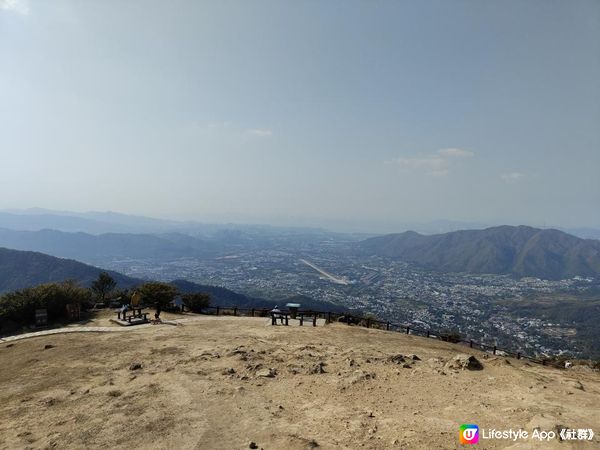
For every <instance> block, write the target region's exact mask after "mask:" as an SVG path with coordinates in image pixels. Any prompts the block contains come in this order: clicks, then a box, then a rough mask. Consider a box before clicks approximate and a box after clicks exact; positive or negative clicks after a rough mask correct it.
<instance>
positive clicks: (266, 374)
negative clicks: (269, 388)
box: [256, 369, 277, 378]
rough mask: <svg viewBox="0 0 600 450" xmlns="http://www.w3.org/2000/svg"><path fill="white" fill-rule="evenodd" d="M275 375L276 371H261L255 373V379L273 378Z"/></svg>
mask: <svg viewBox="0 0 600 450" xmlns="http://www.w3.org/2000/svg"><path fill="white" fill-rule="evenodd" d="M275 375H277V371H276V370H275V369H263V370H259V371H258V372H256V376H257V377H263V378H274V377H275Z"/></svg>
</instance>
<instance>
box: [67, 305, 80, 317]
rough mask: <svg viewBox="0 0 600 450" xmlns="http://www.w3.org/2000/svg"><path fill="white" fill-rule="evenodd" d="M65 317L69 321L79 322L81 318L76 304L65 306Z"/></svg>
mask: <svg viewBox="0 0 600 450" xmlns="http://www.w3.org/2000/svg"><path fill="white" fill-rule="evenodd" d="M67 317H68V318H69V320H79V319H80V318H81V309H80V307H79V304H78V303H69V304H67Z"/></svg>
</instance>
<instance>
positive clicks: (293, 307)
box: [285, 303, 300, 319]
mask: <svg viewBox="0 0 600 450" xmlns="http://www.w3.org/2000/svg"><path fill="white" fill-rule="evenodd" d="M285 306H286V307H287V308H288V309H289V310H290V317H291V318H292V319H295V318H296V314H298V309H299V308H300V303H287V304H286V305H285Z"/></svg>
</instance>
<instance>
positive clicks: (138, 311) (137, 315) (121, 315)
mask: <svg viewBox="0 0 600 450" xmlns="http://www.w3.org/2000/svg"><path fill="white" fill-rule="evenodd" d="M128 311H130V312H131V314H130V315H127V312H128ZM117 318H118V319H119V320H123V321H125V320H126V321H127V322H129V323H131V320H132V319H142V318H143V319H144V321H145V322H147V321H148V313H143V312H142V308H138V307H133V308H130V309H126V310H124V311H123V310H119V311H117Z"/></svg>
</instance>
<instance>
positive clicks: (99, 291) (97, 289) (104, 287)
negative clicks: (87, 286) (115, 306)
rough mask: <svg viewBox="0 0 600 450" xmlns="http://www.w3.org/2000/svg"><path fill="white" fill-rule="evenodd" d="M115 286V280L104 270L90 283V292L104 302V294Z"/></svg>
mask: <svg viewBox="0 0 600 450" xmlns="http://www.w3.org/2000/svg"><path fill="white" fill-rule="evenodd" d="M115 287H117V282H116V281H115V280H114V278H113V277H111V276H110V275H109V274H108V273H106V272H101V273H100V275H98V279H97V280H96V281H94V282H93V283H92V292H93V293H94V294H96V295H97V296H98V297H99V298H100V299H101V300H102V303H104V300H106V296H107V295H108V294H109V293H110V292H111V291H112V290H113V289H114V288H115Z"/></svg>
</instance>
